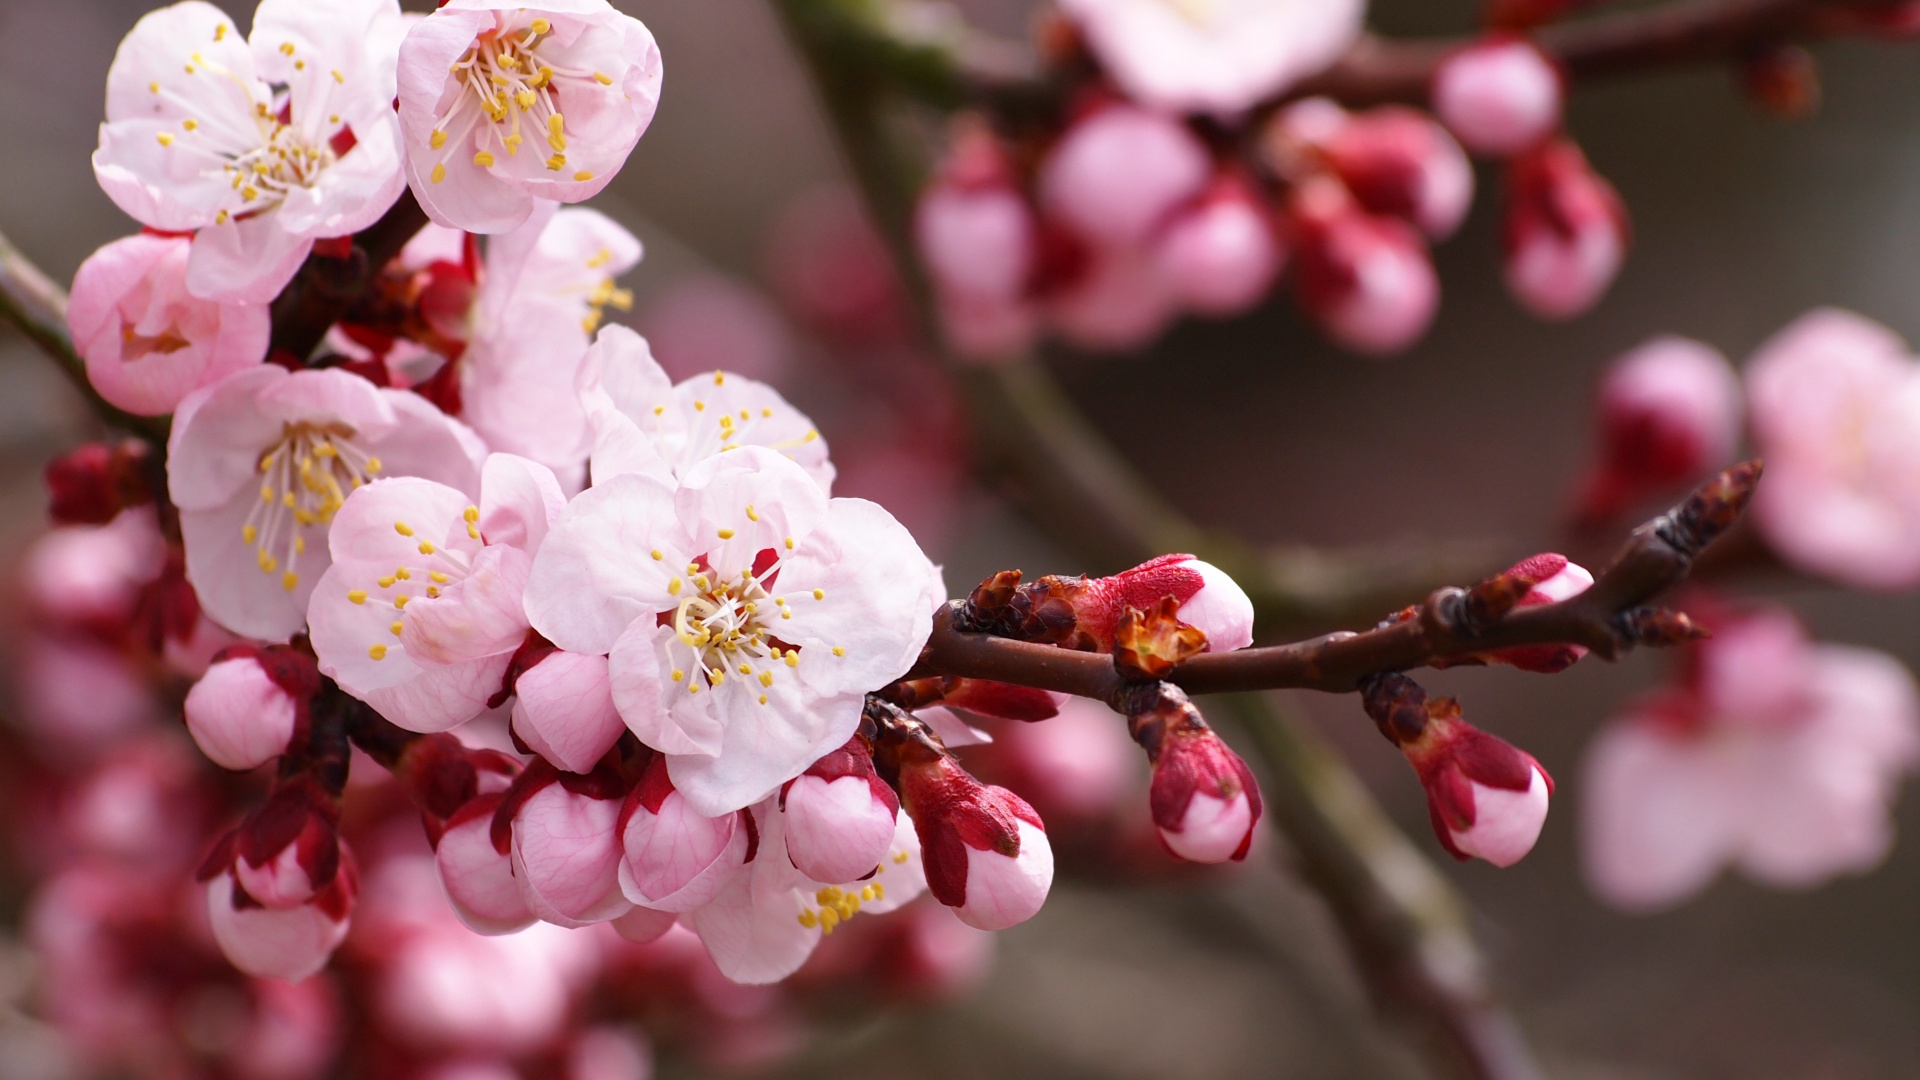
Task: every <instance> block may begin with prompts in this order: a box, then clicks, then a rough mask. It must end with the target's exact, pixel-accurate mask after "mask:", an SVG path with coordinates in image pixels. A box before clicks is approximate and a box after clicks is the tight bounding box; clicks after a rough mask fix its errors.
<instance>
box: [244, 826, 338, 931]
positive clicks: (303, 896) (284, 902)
mask: <svg viewBox="0 0 1920 1080" xmlns="http://www.w3.org/2000/svg"><path fill="white" fill-rule="evenodd" d="M311 830H312V833H313V834H314V835H316V836H317V837H319V838H320V839H318V840H317V841H308V840H307V835H308V834H307V833H305V832H303V833H302V835H301V840H299V841H296V842H294V843H291V844H288V845H287V846H286V847H284V848H281V849H280V853H279V854H277V855H275V856H273V857H272V858H270V859H267V860H266V861H265V862H263V863H261V864H260V865H258V866H256V865H254V864H253V863H251V862H248V861H247V859H246V857H245V856H244V855H243V856H241V857H240V858H238V859H235V860H234V863H233V877H234V880H235V881H238V882H239V883H240V887H241V888H243V889H245V890H247V895H248V896H251V897H253V898H254V899H255V900H258V901H259V902H260V905H261V906H262V907H266V908H272V909H273V910H275V911H284V910H286V909H287V908H295V907H299V906H300V905H301V904H304V903H306V902H307V901H308V900H311V899H313V894H314V893H315V892H316V891H317V890H316V889H315V888H314V884H313V875H312V874H310V873H308V871H307V868H306V866H304V865H303V864H302V861H301V857H300V856H301V848H302V847H303V846H308V847H312V846H314V845H315V844H317V843H338V842H339V840H338V838H337V837H336V836H334V835H333V833H332V830H331V829H326V828H325V827H324V826H321V825H320V824H319V823H318V822H315V823H314V825H313V826H312V827H311ZM302 841H305V844H304V845H303V843H302Z"/></svg>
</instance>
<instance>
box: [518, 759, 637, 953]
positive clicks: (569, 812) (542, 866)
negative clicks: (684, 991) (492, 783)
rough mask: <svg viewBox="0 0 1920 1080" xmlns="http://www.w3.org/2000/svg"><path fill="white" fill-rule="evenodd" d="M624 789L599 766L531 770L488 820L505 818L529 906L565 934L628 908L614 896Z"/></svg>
mask: <svg viewBox="0 0 1920 1080" xmlns="http://www.w3.org/2000/svg"><path fill="white" fill-rule="evenodd" d="M626 795H627V784H625V783H624V782H622V781H621V779H620V777H619V776H618V774H617V772H615V771H614V770H613V769H611V768H610V767H609V766H607V765H606V764H604V763H603V765H602V766H600V767H598V768H596V769H595V770H594V771H593V772H592V773H589V774H587V775H585V776H576V775H574V774H572V773H565V774H556V773H555V772H554V771H553V770H552V769H551V768H550V767H549V768H547V769H544V770H543V769H541V768H539V766H538V763H536V764H535V765H534V766H529V767H528V768H527V770H526V771H525V772H523V773H521V774H520V777H519V778H518V779H516V780H515V781H514V787H513V788H512V789H509V791H508V794H507V797H506V799H505V800H503V801H502V802H501V804H500V809H499V810H498V811H496V812H495V816H494V826H493V828H494V842H495V846H496V849H497V847H498V843H499V836H498V828H499V821H500V814H501V813H507V814H510V815H511V817H510V821H511V830H512V831H511V847H510V850H511V853H512V858H513V876H514V879H515V880H516V881H518V882H519V883H520V894H521V896H522V897H524V898H525V900H526V902H527V907H528V908H530V909H532V911H533V912H534V914H536V915H538V916H540V917H541V918H542V919H544V920H546V921H547V922H550V923H554V924H556V925H559V926H565V927H569V928H577V927H581V926H586V925H588V924H590V923H596V922H605V921H607V920H608V919H612V918H615V917H618V916H620V915H623V914H625V913H626V911H627V909H628V908H629V907H631V906H632V904H631V903H630V902H629V901H628V900H627V898H626V896H625V895H623V894H622V892H621V890H620V880H619V869H620V854H621V850H620V834H619V829H618V826H619V818H620V808H621V804H622V802H623V801H624V800H625V798H626Z"/></svg>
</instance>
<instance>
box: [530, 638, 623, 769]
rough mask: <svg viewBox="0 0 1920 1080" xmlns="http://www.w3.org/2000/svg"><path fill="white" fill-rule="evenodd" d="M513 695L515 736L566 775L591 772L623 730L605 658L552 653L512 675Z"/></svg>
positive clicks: (562, 652)
mask: <svg viewBox="0 0 1920 1080" xmlns="http://www.w3.org/2000/svg"><path fill="white" fill-rule="evenodd" d="M513 692H514V702H513V732H514V734H515V735H518V736H519V737H520V741H522V742H524V743H526V744H527V747H528V748H529V749H531V750H532V751H533V752H534V753H536V754H539V755H540V756H541V757H543V758H546V759H547V760H548V761H550V762H552V763H553V764H555V765H557V766H559V767H560V768H562V769H565V770H566V771H568V772H572V773H587V772H592V771H593V767H594V765H595V764H597V763H598V762H599V761H600V759H601V758H602V757H604V756H606V753H607V751H608V750H611V749H613V744H614V743H616V742H618V741H619V740H620V736H621V735H622V734H623V733H624V732H625V731H626V730H627V727H626V724H625V723H624V722H622V721H621V719H620V712H619V710H617V709H615V708H614V705H613V687H612V684H611V683H610V682H609V681H608V678H607V658H606V657H604V656H593V655H589V654H586V653H576V652H567V651H566V650H564V649H554V650H553V651H551V652H548V653H547V654H546V655H544V656H542V657H540V658H539V659H538V660H536V661H535V662H534V663H533V665H532V666H531V667H528V668H526V669H524V670H522V671H520V672H519V673H518V674H517V675H515V677H514V681H513Z"/></svg>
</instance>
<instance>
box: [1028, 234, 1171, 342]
mask: <svg viewBox="0 0 1920 1080" xmlns="http://www.w3.org/2000/svg"><path fill="white" fill-rule="evenodd" d="M1087 258H1088V260H1089V263H1088V265H1087V266H1086V267H1085V269H1084V271H1083V272H1082V274H1081V275H1080V276H1079V277H1078V278H1077V279H1075V280H1073V281H1072V282H1070V283H1069V284H1067V285H1066V286H1065V287H1063V288H1060V289H1058V290H1056V291H1054V292H1053V293H1051V294H1050V295H1049V296H1048V297H1047V307H1046V317H1047V319H1048V320H1049V321H1050V322H1051V323H1052V325H1053V328H1054V329H1055V330H1057V331H1059V333H1060V336H1061V337H1063V338H1065V339H1066V340H1067V341H1068V342H1070V343H1071V344H1073V345H1075V346H1077V347H1079V348H1082V349H1089V350H1092V351H1096V352H1127V351H1132V350H1138V349H1143V348H1145V347H1146V346H1147V345H1149V344H1151V343H1152V342H1153V340H1154V339H1155V338H1157V337H1159V336H1160V334H1161V333H1163V332H1164V331H1165V330H1166V329H1167V327H1168V326H1169V325H1171V324H1172V322H1173V320H1174V318H1175V317H1176V316H1177V315H1178V314H1179V308H1178V306H1177V304H1176V302H1175V296H1174V291H1173V288H1172V285H1171V283H1170V282H1169V281H1168V280H1167V278H1166V276H1165V275H1164V274H1163V273H1162V272H1161V269H1160V266H1159V265H1158V264H1157V263H1155V261H1154V259H1153V253H1152V252H1151V250H1149V249H1147V248H1137V249H1136V248H1115V249H1112V250H1106V251H1100V250H1096V251H1092V252H1089V253H1088V256H1087Z"/></svg>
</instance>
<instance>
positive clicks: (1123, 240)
mask: <svg viewBox="0 0 1920 1080" xmlns="http://www.w3.org/2000/svg"><path fill="white" fill-rule="evenodd" d="M1211 174H1212V166H1211V163H1210V162H1209V161H1208V156H1207V148H1206V145H1205V144H1203V143H1202V142H1201V141H1200V139H1199V137H1198V136H1196V135H1194V134H1193V132H1191V131H1189V130H1188V129H1187V127H1186V125H1184V124H1182V123H1181V122H1180V121H1179V120H1176V119H1174V118H1172V117H1170V116H1167V115H1165V114H1162V113H1157V112H1152V111H1149V110H1147V109H1142V108H1138V107H1135V106H1132V105H1111V106H1108V107H1106V108H1102V109H1100V110H1098V111H1096V112H1094V113H1092V114H1091V115H1089V116H1087V117H1086V118H1085V119H1082V120H1079V121H1077V122H1075V123H1074V124H1073V126H1071V127H1069V128H1068V129H1067V132H1066V134H1065V135H1063V136H1061V138H1060V141H1059V143H1058V144H1056V145H1055V146H1054V148H1053V151H1052V153H1050V154H1048V155H1047V158H1046V160H1045V161H1043V162H1041V164H1040V176H1039V186H1040V203H1041V205H1042V206H1043V207H1044V208H1045V209H1046V212H1047V214H1048V215H1049V216H1050V217H1052V218H1053V219H1054V220H1055V221H1057V222H1059V223H1060V224H1062V225H1065V226H1066V227H1067V228H1069V229H1071V230H1073V232H1075V233H1076V234H1078V235H1079V236H1080V238H1081V239H1083V240H1086V241H1088V242H1089V243H1092V244H1095V245H1097V246H1100V247H1103V248H1109V249H1111V248H1125V247H1135V246H1138V245H1140V244H1142V243H1144V242H1145V241H1146V239H1147V237H1148V236H1149V235H1150V234H1151V233H1152V232H1153V231H1154V230H1155V229H1156V228H1158V227H1159V226H1160V224H1161V223H1162V222H1163V221H1165V220H1166V218H1167V216H1168V215H1169V214H1171V213H1172V212H1173V210H1174V208H1175V207H1177V206H1179V205H1180V204H1181V203H1183V202H1185V201H1187V200H1188V199H1190V198H1192V197H1193V196H1195V195H1197V194H1199V193H1200V191H1201V190H1202V189H1203V188H1204V187H1205V186H1206V183H1207V178H1208V177H1209V176H1210V175H1211Z"/></svg>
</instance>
